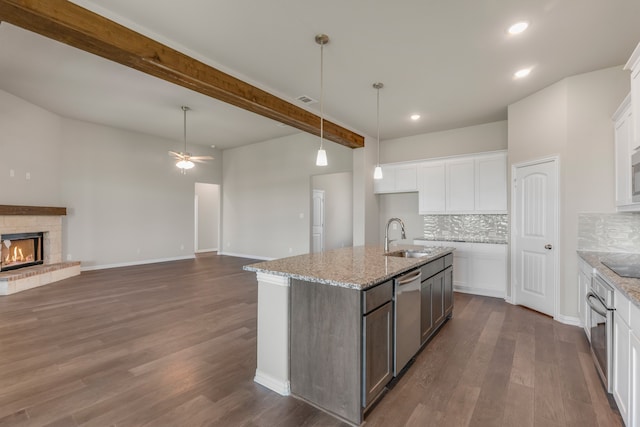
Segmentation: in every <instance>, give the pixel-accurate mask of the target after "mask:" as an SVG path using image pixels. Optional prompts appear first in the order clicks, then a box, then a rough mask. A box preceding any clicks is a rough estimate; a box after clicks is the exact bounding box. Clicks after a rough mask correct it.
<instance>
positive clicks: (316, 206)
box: [311, 190, 324, 253]
mask: <svg viewBox="0 0 640 427" xmlns="http://www.w3.org/2000/svg"><path fill="white" fill-rule="evenodd" d="M312 200H313V208H312V211H311V252H312V253H318V252H322V251H324V190H313V195H312Z"/></svg>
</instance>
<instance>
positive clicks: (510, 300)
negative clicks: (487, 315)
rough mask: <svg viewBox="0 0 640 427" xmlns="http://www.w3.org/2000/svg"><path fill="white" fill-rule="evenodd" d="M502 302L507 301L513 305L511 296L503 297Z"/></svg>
mask: <svg viewBox="0 0 640 427" xmlns="http://www.w3.org/2000/svg"><path fill="white" fill-rule="evenodd" d="M504 302H506V303H509V304H511V305H514V304H513V298H511V296H506V297H504Z"/></svg>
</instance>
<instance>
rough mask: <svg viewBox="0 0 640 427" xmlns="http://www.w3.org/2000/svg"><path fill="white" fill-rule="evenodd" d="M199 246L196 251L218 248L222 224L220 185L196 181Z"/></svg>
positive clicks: (215, 249)
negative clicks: (219, 229)
mask: <svg viewBox="0 0 640 427" xmlns="http://www.w3.org/2000/svg"><path fill="white" fill-rule="evenodd" d="M195 192H196V199H197V200H198V203H197V207H198V212H197V223H196V224H197V245H196V246H197V247H196V248H195V251H196V252H206V251H217V250H218V226H219V224H220V186H219V185H217V184H205V183H203V182H196V188H195Z"/></svg>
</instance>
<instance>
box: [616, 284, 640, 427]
mask: <svg viewBox="0 0 640 427" xmlns="http://www.w3.org/2000/svg"><path fill="white" fill-rule="evenodd" d="M614 303H615V308H616V311H615V314H614V320H613V398H614V399H615V401H616V404H617V405H618V410H619V411H620V415H621V416H622V419H623V420H624V422H625V424H626V425H627V426H634V427H635V426H640V309H639V308H638V307H637V306H635V305H634V304H632V303H631V302H630V301H629V300H628V299H627V298H626V297H625V296H624V295H623V294H622V293H620V292H619V291H618V290H616V291H615V300H614Z"/></svg>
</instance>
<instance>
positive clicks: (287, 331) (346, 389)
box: [244, 245, 454, 425]
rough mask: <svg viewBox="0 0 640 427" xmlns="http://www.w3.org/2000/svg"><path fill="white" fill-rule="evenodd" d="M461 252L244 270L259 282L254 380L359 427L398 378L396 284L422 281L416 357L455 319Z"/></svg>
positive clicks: (374, 255)
mask: <svg viewBox="0 0 640 427" xmlns="http://www.w3.org/2000/svg"><path fill="white" fill-rule="evenodd" d="M453 250H454V249H453V248H451V247H430V248H425V247H422V246H408V245H406V246H405V245H402V246H401V245H397V246H392V248H391V249H390V251H391V252H390V253H386V254H385V252H384V251H383V249H382V248H381V247H374V246H365V247H349V248H342V249H336V250H332V251H327V252H322V253H316V254H306V255H300V256H295V257H290V258H284V259H278V260H273V261H267V262H261V263H257V264H252V265H248V266H245V267H244V269H245V270H248V271H255V272H256V273H257V279H258V344H257V353H258V354H257V368H256V375H255V378H254V380H255V381H256V382H258V383H260V384H262V385H264V386H266V387H268V388H270V389H272V390H274V391H276V392H278V393H280V394H282V395H289V394H293V395H295V396H297V397H300V398H302V399H304V400H307V401H309V402H311V403H312V404H314V405H316V406H318V407H320V408H322V409H325V410H326V411H328V412H330V413H332V414H334V415H336V416H337V417H339V418H341V419H343V420H345V421H347V422H349V423H351V424H354V425H358V424H360V423H361V422H362V421H363V417H364V414H365V413H366V411H367V410H368V409H369V408H370V407H371V406H372V404H373V403H375V401H376V400H377V399H379V398H380V397H381V396H382V394H383V392H384V390H385V388H386V385H387V383H388V382H389V381H390V380H391V379H392V378H393V376H394V372H395V369H394V366H393V354H394V353H393V349H394V341H393V340H394V338H395V336H394V328H397V327H399V326H400V325H401V323H400V322H398V324H396V323H395V317H394V316H395V315H397V314H398V313H395V311H396V310H394V302H395V300H394V281H393V279H395V278H398V277H399V276H401V275H403V274H405V273H409V275H414V276H415V275H418V273H422V276H423V278H424V281H422V283H421V282H420V279H418V281H417V288H415V290H416V291H417V292H416V293H414V294H413V295H412V296H411V297H410V299H412V300H413V301H415V304H417V305H416V306H415V307H418V309H417V311H415V312H412V313H413V314H412V316H413V319H411V320H412V322H413V324H415V325H416V327H417V328H418V330H417V336H416V340H417V347H416V351H417V350H418V349H419V347H420V345H424V344H425V343H426V341H427V340H428V339H429V338H430V337H431V336H432V335H433V334H434V333H435V332H436V331H437V330H438V328H439V327H440V326H441V325H442V324H443V323H444V321H445V320H446V318H447V317H450V315H451V311H452V308H453V299H452V289H453V288H452V267H451V264H452V259H453V257H452V255H451V252H452V251H453ZM405 277H406V276H405ZM417 277H420V276H419V275H418V276H417ZM421 286H422V287H421ZM432 290H433V291H432ZM409 295H410V294H409ZM405 298H406V297H405ZM432 299H433V302H432ZM392 300H393V301H392ZM421 300H422V310H421V309H420V307H421V306H420V303H421ZM398 311H400V310H398ZM420 327H422V336H420V332H421V331H420ZM397 335H398V337H400V336H404V335H405V334H404V333H403V334H397ZM401 368H402V367H399V368H398V371H400V369H401ZM395 373H396V374H398V373H399V372H395Z"/></svg>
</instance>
